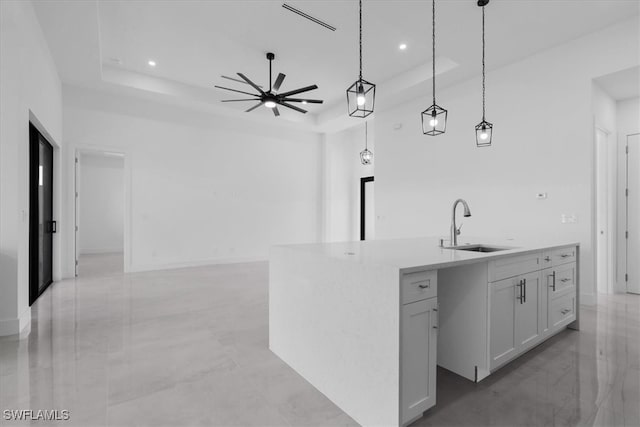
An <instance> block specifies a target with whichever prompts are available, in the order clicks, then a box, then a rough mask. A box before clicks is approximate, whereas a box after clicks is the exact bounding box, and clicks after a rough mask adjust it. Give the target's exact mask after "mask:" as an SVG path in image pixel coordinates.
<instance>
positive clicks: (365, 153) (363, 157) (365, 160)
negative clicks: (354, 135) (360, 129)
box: [360, 122, 373, 165]
mask: <svg viewBox="0 0 640 427" xmlns="http://www.w3.org/2000/svg"><path fill="white" fill-rule="evenodd" d="M367 124H368V122H364V150H362V151H361V152H360V162H361V163H362V164H363V165H370V164H371V162H372V161H373V153H372V152H371V151H369V148H368V146H367V143H368V139H369V132H368V128H367Z"/></svg>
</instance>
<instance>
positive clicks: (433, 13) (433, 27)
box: [431, 0, 436, 105]
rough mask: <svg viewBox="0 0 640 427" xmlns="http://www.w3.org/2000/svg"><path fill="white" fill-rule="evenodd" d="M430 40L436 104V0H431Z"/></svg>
mask: <svg viewBox="0 0 640 427" xmlns="http://www.w3.org/2000/svg"><path fill="white" fill-rule="evenodd" d="M431 41H432V44H431V53H432V56H431V63H432V64H431V65H432V66H433V74H432V77H431V80H432V83H433V105H436V0H432V2H431Z"/></svg>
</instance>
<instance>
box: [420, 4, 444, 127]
mask: <svg viewBox="0 0 640 427" xmlns="http://www.w3.org/2000/svg"><path fill="white" fill-rule="evenodd" d="M431 30H432V31H431V42H432V43H431V49H432V50H431V53H432V57H431V65H432V67H433V74H432V75H431V82H432V84H433V105H431V107H429V108H427V109H426V110H424V111H423V112H422V114H421V118H422V133H424V134H425V135H429V136H436V135H441V134H443V133H445V131H446V130H447V110H445V109H444V108H442V107H440V106H439V105H438V104H436V0H431Z"/></svg>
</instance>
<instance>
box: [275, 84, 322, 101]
mask: <svg viewBox="0 0 640 427" xmlns="http://www.w3.org/2000/svg"><path fill="white" fill-rule="evenodd" d="M314 89H318V86H316V85H311V86H307V87H303V88H300V89H296V90H290V91H289V92H284V93H279V94H278V96H279V97H281V98H286V97H287V96H291V95H295V94H297V93H302V92H307V91H310V90H314Z"/></svg>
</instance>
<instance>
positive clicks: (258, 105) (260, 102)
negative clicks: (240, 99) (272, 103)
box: [245, 102, 262, 113]
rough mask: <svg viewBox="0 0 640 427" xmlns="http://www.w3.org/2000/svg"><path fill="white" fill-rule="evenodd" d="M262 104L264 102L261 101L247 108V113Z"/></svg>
mask: <svg viewBox="0 0 640 427" xmlns="http://www.w3.org/2000/svg"><path fill="white" fill-rule="evenodd" d="M261 105H262V102H260V103H259V104H256V105H254V106H253V107H251V108H249V109H248V110H245V113H248V112H250V111H253V110H255V109H256V108H258V107H259V106H261Z"/></svg>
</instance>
